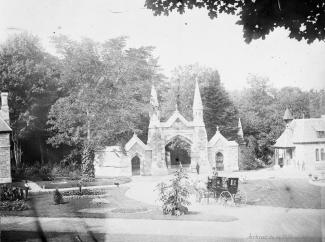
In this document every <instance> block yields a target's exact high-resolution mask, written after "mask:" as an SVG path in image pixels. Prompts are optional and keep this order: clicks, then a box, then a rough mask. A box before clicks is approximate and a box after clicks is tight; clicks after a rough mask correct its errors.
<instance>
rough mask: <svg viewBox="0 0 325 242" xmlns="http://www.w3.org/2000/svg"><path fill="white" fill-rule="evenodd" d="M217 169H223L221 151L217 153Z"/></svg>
mask: <svg viewBox="0 0 325 242" xmlns="http://www.w3.org/2000/svg"><path fill="white" fill-rule="evenodd" d="M216 169H217V171H223V169H224V164H223V154H222V153H221V152H218V153H216Z"/></svg>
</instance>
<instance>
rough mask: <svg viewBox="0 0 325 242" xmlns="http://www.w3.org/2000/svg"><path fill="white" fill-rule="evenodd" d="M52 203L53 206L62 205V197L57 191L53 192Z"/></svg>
mask: <svg viewBox="0 0 325 242" xmlns="http://www.w3.org/2000/svg"><path fill="white" fill-rule="evenodd" d="M53 201H54V204H62V203H63V196H62V194H61V193H60V192H59V190H58V189H55V191H54V193H53Z"/></svg>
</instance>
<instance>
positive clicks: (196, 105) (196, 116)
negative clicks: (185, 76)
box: [193, 80, 203, 124]
mask: <svg viewBox="0 0 325 242" xmlns="http://www.w3.org/2000/svg"><path fill="white" fill-rule="evenodd" d="M193 121H194V122H195V123H200V124H202V123H203V105H202V99H201V94H200V89H199V84H198V82H197V80H196V81H195V91H194V100H193Z"/></svg>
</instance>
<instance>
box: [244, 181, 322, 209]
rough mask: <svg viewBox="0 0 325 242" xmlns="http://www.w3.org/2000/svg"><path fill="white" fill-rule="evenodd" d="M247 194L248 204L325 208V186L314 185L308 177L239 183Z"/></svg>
mask: <svg viewBox="0 0 325 242" xmlns="http://www.w3.org/2000/svg"><path fill="white" fill-rule="evenodd" d="M239 188H240V189H241V190H243V191H245V192H246V194H247V199H248V200H247V204H249V205H260V206H272V207H284V208H312V209H320V208H325V203H324V202H322V197H324V195H325V187H319V186H314V185H311V184H309V183H308V180H307V179H265V180H249V181H247V183H246V184H241V183H240V184H239Z"/></svg>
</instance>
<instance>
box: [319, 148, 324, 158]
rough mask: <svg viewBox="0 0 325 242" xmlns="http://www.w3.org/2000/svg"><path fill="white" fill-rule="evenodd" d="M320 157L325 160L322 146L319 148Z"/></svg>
mask: <svg viewBox="0 0 325 242" xmlns="http://www.w3.org/2000/svg"><path fill="white" fill-rule="evenodd" d="M320 159H321V160H323V161H325V152H324V149H323V148H321V149H320Z"/></svg>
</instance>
